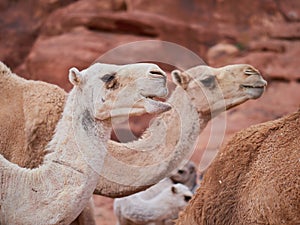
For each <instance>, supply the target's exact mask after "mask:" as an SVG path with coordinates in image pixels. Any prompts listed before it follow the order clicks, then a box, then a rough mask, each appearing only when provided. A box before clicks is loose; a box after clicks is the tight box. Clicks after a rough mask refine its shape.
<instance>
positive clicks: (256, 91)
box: [242, 85, 265, 99]
mask: <svg viewBox="0 0 300 225" xmlns="http://www.w3.org/2000/svg"><path fill="white" fill-rule="evenodd" d="M242 87H243V88H244V89H245V91H246V92H247V93H248V94H249V95H250V96H251V98H253V99H256V98H259V97H260V96H261V95H262V94H263V93H264V91H265V86H250V85H242Z"/></svg>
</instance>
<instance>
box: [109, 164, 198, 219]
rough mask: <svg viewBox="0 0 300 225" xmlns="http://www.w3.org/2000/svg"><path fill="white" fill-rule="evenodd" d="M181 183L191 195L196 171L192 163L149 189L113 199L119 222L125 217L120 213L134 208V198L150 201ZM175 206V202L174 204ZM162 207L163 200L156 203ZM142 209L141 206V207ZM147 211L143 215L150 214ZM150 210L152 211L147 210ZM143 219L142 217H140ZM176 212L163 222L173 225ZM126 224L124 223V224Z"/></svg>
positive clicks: (195, 180) (166, 217)
mask: <svg viewBox="0 0 300 225" xmlns="http://www.w3.org/2000/svg"><path fill="white" fill-rule="evenodd" d="M176 183H181V184H183V185H185V186H186V187H188V189H189V190H190V191H191V192H192V193H193V190H194V189H195V188H196V187H197V171H196V166H195V164H194V163H193V162H191V161H190V162H188V163H187V164H186V165H184V167H182V168H179V169H178V170H177V171H176V173H175V174H173V175H172V176H171V177H167V178H165V179H163V180H161V181H160V182H159V183H157V184H155V185H153V186H151V187H150V188H148V189H146V190H145V191H141V192H138V193H136V194H133V195H130V196H128V197H126V198H124V199H126V200H122V199H123V198H120V199H118V198H117V199H115V201H114V208H118V212H117V213H118V218H119V220H120V221H121V220H122V219H121V218H122V217H125V216H123V215H122V211H125V212H127V211H130V209H131V208H134V207H135V205H136V202H135V200H136V198H137V197H136V196H138V199H142V200H145V201H150V200H152V199H155V198H156V197H157V196H158V195H159V194H160V193H161V192H163V191H164V190H165V189H168V188H171V187H172V186H173V185H174V184H176ZM173 197H174V201H176V199H175V198H176V197H177V196H175V195H174V196H173ZM174 204H175V205H176V202H175V203H174ZM161 205H162V208H163V207H164V205H165V202H164V199H161V202H158V205H157V207H160V206H161ZM141 207H142V208H143V206H141ZM169 207H170V209H169V211H172V208H173V207H174V206H173V205H170V206H169ZM146 210H147V209H143V213H144V214H150V213H152V212H147V211H146ZM149 210H152V209H149ZM140 216H141V217H143V215H140ZM177 216H178V211H176V210H175V211H173V214H168V216H167V215H166V216H165V217H164V221H165V223H166V224H167V223H168V224H173V222H172V221H173V220H174V219H177ZM121 224H122V223H121ZM125 224H126V223H125Z"/></svg>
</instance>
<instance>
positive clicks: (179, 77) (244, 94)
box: [172, 64, 267, 115]
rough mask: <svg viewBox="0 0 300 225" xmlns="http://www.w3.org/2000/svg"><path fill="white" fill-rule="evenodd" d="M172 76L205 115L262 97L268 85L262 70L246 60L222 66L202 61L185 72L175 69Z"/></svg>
mask: <svg viewBox="0 0 300 225" xmlns="http://www.w3.org/2000/svg"><path fill="white" fill-rule="evenodd" d="M172 77H173V81H174V82H175V83H176V84H177V85H180V86H182V88H184V89H185V90H186V91H187V92H188V94H189V96H190V98H191V100H192V102H193V103H194V105H195V106H196V107H197V109H198V111H199V112H200V113H201V114H202V115H211V114H214V113H218V112H220V111H223V110H225V109H226V110H227V109H230V108H232V107H234V106H236V105H239V104H241V103H243V102H245V101H247V100H249V99H256V98H259V97H260V96H261V95H262V94H263V92H264V90H265V87H266V85H267V82H266V81H265V80H264V79H263V78H262V76H261V74H260V72H259V71H258V70H257V69H256V68H254V67H253V66H251V65H247V64H237V65H229V66H224V67H220V68H212V67H209V66H204V65H201V66H196V67H193V68H191V69H189V70H187V71H185V72H180V71H179V70H174V71H173V72H172Z"/></svg>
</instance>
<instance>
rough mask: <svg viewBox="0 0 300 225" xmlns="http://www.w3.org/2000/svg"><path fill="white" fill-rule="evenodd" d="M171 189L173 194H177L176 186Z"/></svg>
mask: <svg viewBox="0 0 300 225" xmlns="http://www.w3.org/2000/svg"><path fill="white" fill-rule="evenodd" d="M171 191H172V193H173V194H177V192H178V191H177V188H176V187H175V186H172V187H171Z"/></svg>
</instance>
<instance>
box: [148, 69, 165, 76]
mask: <svg viewBox="0 0 300 225" xmlns="http://www.w3.org/2000/svg"><path fill="white" fill-rule="evenodd" d="M149 73H150V76H152V77H166V74H165V73H164V72H162V71H159V70H151V71H150V72H149Z"/></svg>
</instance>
